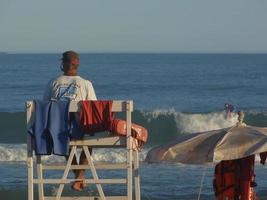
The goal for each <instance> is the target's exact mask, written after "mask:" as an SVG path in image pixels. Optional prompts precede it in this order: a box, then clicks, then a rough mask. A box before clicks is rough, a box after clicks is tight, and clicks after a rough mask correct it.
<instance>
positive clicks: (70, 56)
mask: <svg viewBox="0 0 267 200" xmlns="http://www.w3.org/2000/svg"><path fill="white" fill-rule="evenodd" d="M61 60H62V67H63V68H62V71H64V73H67V72H71V71H75V72H76V71H77V69H78V67H79V64H80V60H79V55H78V53H76V52H75V51H66V52H64V53H63V54H62V59H61Z"/></svg>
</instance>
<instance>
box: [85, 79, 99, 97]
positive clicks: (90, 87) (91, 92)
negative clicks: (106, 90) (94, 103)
mask: <svg viewBox="0 0 267 200" xmlns="http://www.w3.org/2000/svg"><path fill="white" fill-rule="evenodd" d="M87 87H88V89H87V91H88V93H87V96H86V100H97V98H96V95H95V90H94V87H93V85H92V83H91V82H90V81H88V84H87Z"/></svg>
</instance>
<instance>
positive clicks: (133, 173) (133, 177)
mask: <svg viewBox="0 0 267 200" xmlns="http://www.w3.org/2000/svg"><path fill="white" fill-rule="evenodd" d="M34 111H35V106H34V102H33V101H27V102H26V115H27V127H29V126H30V125H31V123H32V121H33V120H34V117H33V116H34ZM77 111H79V103H78V102H75V101H73V102H71V103H70V109H69V112H77ZM112 111H113V112H125V113H126V122H127V136H126V137H119V136H109V137H100V136H93V137H88V138H87V139H84V140H76V141H71V142H70V144H69V145H70V149H71V151H70V155H69V159H68V161H67V163H66V165H56V164H54V165H51V164H49V165H48V164H46V163H44V161H43V160H42V156H36V157H35V156H33V151H34V148H33V145H32V144H33V141H32V137H31V136H30V135H29V134H27V163H28V200H34V199H39V200H59V199H63V200H71V199H73V200H74V199H77V200H85V199H86V200H90V199H91V200H97V199H101V200H132V199H135V200H140V198H141V197H140V196H141V194H140V175H139V154H138V153H139V152H138V150H134V149H133V148H132V142H133V141H132V137H131V113H132V111H133V102H132V101H113V105H112ZM88 147H92V148H118V147H120V148H123V149H125V151H126V152H127V153H126V157H127V158H126V162H125V163H104V164H103V163H102V164H97V163H94V161H93V159H92V157H91V154H90V151H89V150H88ZM78 148H82V149H83V150H84V152H85V155H86V158H87V161H88V165H72V159H73V157H74V155H75V154H76V151H77V149H78ZM35 160H36V162H35ZM74 169H89V170H91V173H92V177H93V178H92V179H85V180H84V183H89V184H95V185H96V188H97V191H98V195H97V196H62V192H63V189H64V186H65V184H69V183H72V182H73V181H79V179H70V178H68V175H69V172H70V171H71V170H74ZM97 169H101V170H124V171H126V173H125V176H126V177H125V178H123V179H102V178H101V179H100V178H99V177H98V174H97ZM35 170H36V173H35ZM44 170H61V171H64V173H63V175H62V177H61V178H53V179H51V178H50V179H48V178H44V177H43V171H44ZM35 174H36V175H35ZM133 181H134V190H133ZM45 184H58V185H59V187H58V189H57V192H56V196H51V195H50V196H45V195H44V189H45V188H44V185H45ZM102 184H126V185H127V194H126V195H125V196H106V194H105V193H104V191H103V188H102ZM34 185H38V198H34Z"/></svg>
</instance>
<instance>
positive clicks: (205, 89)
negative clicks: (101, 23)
mask: <svg viewBox="0 0 267 200" xmlns="http://www.w3.org/2000/svg"><path fill="white" fill-rule="evenodd" d="M59 59H60V54H0V70H1V74H0V80H1V84H0V118H1V127H0V132H1V134H0V178H1V179H0V197H1V198H0V199H18V197H19V199H27V169H26V162H25V160H26V144H25V143H26V128H25V113H24V103H25V101H26V100H31V99H39V98H41V97H42V94H43V91H44V88H45V86H46V84H47V82H48V81H49V80H50V79H51V78H52V77H55V76H57V75H59V74H61V71H60V68H59V65H60V60H59ZM80 60H81V66H80V69H79V74H80V75H81V76H82V77H84V78H86V79H89V80H91V81H92V83H93V85H94V88H95V91H96V95H97V97H98V99H118V100H125V99H132V100H133V101H134V109H135V111H134V113H133V121H134V122H135V123H138V124H141V125H143V126H145V127H146V128H147V129H148V130H149V133H150V135H149V142H148V143H147V144H146V146H145V148H144V150H143V151H142V152H141V160H144V159H145V157H146V153H147V151H148V150H149V149H150V148H152V147H153V146H156V145H160V144H163V143H166V142H168V141H170V140H172V139H173V138H175V137H176V136H178V135H179V134H190V133H194V132H199V131H208V130H214V129H220V128H224V127H229V126H232V125H234V124H235V123H236V118H233V119H231V120H226V119H225V113H224V111H223V109H224V103H226V102H229V103H231V104H233V105H234V106H235V109H236V110H235V111H237V110H243V111H245V113H246V117H245V121H246V123H248V124H251V125H254V126H267V93H266V88H267V79H266V77H267V67H266V66H267V55H266V54H81V56H80ZM94 159H95V160H96V161H100V162H102V161H113V162H121V161H123V159H124V154H123V153H122V152H121V151H120V150H116V151H107V150H104V149H103V150H95V151H94ZM47 160H48V161H49V162H55V161H61V162H64V159H63V158H61V157H56V156H53V157H52V158H47ZM213 169H214V166H194V165H183V164H179V163H177V164H173V165H170V164H147V163H145V162H143V163H142V167H141V188H142V190H141V193H142V199H153V200H157V199H181V200H183V199H186V200H189V199H190V200H194V199H198V196H199V191H200V190H201V191H202V192H201V196H200V199H202V200H209V199H214V193H213V189H212V179H213ZM101 173H102V175H103V176H106V175H108V174H105V173H104V172H101ZM55 175H56V173H54V172H51V173H48V174H47V176H48V177H50V176H51V177H53V176H55ZM88 175H90V174H88ZM112 175H114V176H122V175H123V174H120V173H119V172H112ZM256 175H257V177H256V178H257V183H258V187H257V188H256V190H257V192H258V194H259V196H260V197H261V199H267V181H266V180H267V168H266V166H261V165H259V164H257V165H256ZM202 176H203V177H204V178H203V184H202V185H201V184H200V183H201V179H202ZM55 189H56V188H55V187H53V186H49V187H48V188H47V191H48V193H50V194H51V193H52V194H53V192H54V191H55ZM124 190H125V188H123V187H122V188H121V187H119V186H115V187H110V186H106V187H105V191H106V192H107V193H109V194H114V195H115V194H121V193H123V192H125V191H124ZM66 192H67V193H68V192H69V193H71V192H72V191H71V190H70V188H67V191H66ZM94 192H95V187H94V186H89V187H88V188H86V190H85V191H84V192H83V193H85V194H88V193H94ZM77 195H78V194H77Z"/></svg>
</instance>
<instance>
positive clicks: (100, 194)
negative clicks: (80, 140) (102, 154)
mask: <svg viewBox="0 0 267 200" xmlns="http://www.w3.org/2000/svg"><path fill="white" fill-rule="evenodd" d="M83 151H84V153H85V156H86V159H87V161H88V164H89V166H90V169H91V172H92V175H93V178H94V181H95V182H98V180H99V178H98V175H97V173H96V169H95V166H94V163H93V160H92V157H91V154H90V152H89V150H88V147H87V146H83ZM96 187H97V191H98V193H99V196H100V198H101V199H102V200H105V199H106V197H105V194H104V191H103V188H102V186H101V184H100V183H96Z"/></svg>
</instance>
